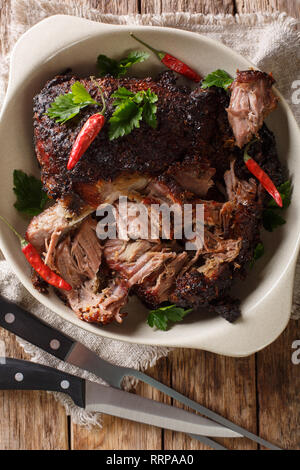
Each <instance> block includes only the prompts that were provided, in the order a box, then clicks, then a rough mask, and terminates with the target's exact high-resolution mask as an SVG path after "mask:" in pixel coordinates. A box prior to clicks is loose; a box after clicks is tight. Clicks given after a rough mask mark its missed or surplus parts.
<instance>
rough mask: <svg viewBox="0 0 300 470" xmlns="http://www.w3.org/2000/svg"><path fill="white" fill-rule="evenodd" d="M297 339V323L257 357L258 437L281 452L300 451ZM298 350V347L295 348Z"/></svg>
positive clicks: (298, 327) (299, 332)
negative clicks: (294, 357) (287, 450)
mask: <svg viewBox="0 0 300 470" xmlns="http://www.w3.org/2000/svg"><path fill="white" fill-rule="evenodd" d="M299 339H300V320H298V321H291V322H290V323H289V325H288V327H287V329H286V330H285V331H284V333H283V334H282V335H281V336H280V337H279V338H278V339H277V341H275V342H274V343H273V344H271V345H270V346H269V347H268V348H266V349H264V350H263V351H261V352H259V353H258V354H257V371H258V374H257V387H258V410H259V427H260V434H261V436H262V437H264V438H265V439H268V440H269V441H271V442H273V443H274V444H277V445H278V446H279V447H282V448H284V449H295V450H296V449H298V450H299V448H300V425H299V424H300V401H299V390H300V364H293V362H292V354H293V352H294V351H295V350H294V349H292V344H293V342H294V341H297V340H298V341H299ZM298 348H299V346H298Z"/></svg>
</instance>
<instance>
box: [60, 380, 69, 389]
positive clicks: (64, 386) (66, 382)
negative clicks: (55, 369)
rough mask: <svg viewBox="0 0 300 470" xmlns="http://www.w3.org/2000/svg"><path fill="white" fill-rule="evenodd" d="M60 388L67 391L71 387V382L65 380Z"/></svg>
mask: <svg viewBox="0 0 300 470" xmlns="http://www.w3.org/2000/svg"><path fill="white" fill-rule="evenodd" d="M60 386H61V388H63V389H64V390H66V389H67V388H69V387H70V382H69V381H68V380H63V381H62V382H60Z"/></svg>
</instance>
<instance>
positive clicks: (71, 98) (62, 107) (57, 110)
mask: <svg viewBox="0 0 300 470" xmlns="http://www.w3.org/2000/svg"><path fill="white" fill-rule="evenodd" d="M91 104H96V105H100V104H99V103H98V102H97V101H95V100H94V99H93V98H92V97H91V95H90V94H89V92H88V91H87V90H86V89H85V87H84V86H83V85H82V84H81V83H80V82H75V83H74V84H73V85H72V87H71V91H70V92H69V93H66V94H65V95H59V96H58V97H57V98H55V100H54V101H53V103H51V105H50V107H49V108H48V110H47V112H46V113H45V114H47V116H49V117H50V118H51V119H55V121H56V122H59V123H62V124H64V123H65V122H66V121H68V120H69V119H72V118H73V117H75V116H76V115H77V114H78V113H79V112H80V110H81V109H83V108H85V107H86V106H88V105H91Z"/></svg>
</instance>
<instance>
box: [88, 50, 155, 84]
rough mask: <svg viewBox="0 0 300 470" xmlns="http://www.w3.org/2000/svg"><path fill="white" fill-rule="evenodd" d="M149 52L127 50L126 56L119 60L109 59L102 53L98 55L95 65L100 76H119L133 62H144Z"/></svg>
mask: <svg viewBox="0 0 300 470" xmlns="http://www.w3.org/2000/svg"><path fill="white" fill-rule="evenodd" d="M149 56H150V54H149V53H148V52H144V51H132V52H129V54H128V55H127V57H124V58H123V59H121V60H115V59H111V58H110V57H107V56H106V55H104V54H101V55H99V56H98V59H97V67H98V72H99V76H100V77H104V76H105V75H108V74H109V75H112V76H113V77H115V78H120V77H122V76H123V75H125V74H126V73H127V71H128V69H129V68H130V67H132V66H133V65H134V64H138V63H140V62H144V61H145V60H147V59H148V58H149Z"/></svg>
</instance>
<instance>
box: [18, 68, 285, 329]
mask: <svg viewBox="0 0 300 470" xmlns="http://www.w3.org/2000/svg"><path fill="white" fill-rule="evenodd" d="M231 81H232V80H231ZM273 81H274V80H273V78H272V77H271V76H270V75H267V74H266V73H263V72H259V71H254V70H247V71H242V72H238V73H237V77H236V79H235V80H234V81H233V83H231V84H230V86H228V91H226V90H225V89H224V88H221V87H219V86H209V87H203V84H202V83H201V82H200V83H199V84H198V85H197V87H196V88H195V89H193V90H192V91H191V90H190V89H189V88H188V87H183V86H177V85H176V77H175V75H174V74H173V72H170V71H167V72H164V73H162V74H161V75H160V76H159V77H158V78H157V80H154V79H153V78H151V77H148V78H143V79H137V78H123V77H121V78H114V77H112V76H105V77H103V78H99V79H96V80H95V79H90V78H86V79H80V78H78V77H75V76H72V75H68V74H66V75H60V76H56V77H54V78H53V79H52V80H50V81H48V82H47V83H46V85H45V86H44V88H43V89H42V90H41V92H40V93H39V94H38V95H37V96H36V97H35V98H34V140H35V150H36V155H37V159H38V162H39V164H40V167H41V180H42V183H43V185H44V188H45V190H46V191H47V193H48V194H49V196H51V198H53V199H54V200H55V203H54V204H53V205H52V206H51V207H50V208H47V209H46V210H45V211H44V212H42V213H41V214H39V215H37V216H35V217H33V219H32V220H31V222H30V224H29V226H28V229H27V234H26V236H27V240H28V241H29V242H30V243H31V244H32V245H33V246H34V247H35V248H36V249H37V250H38V251H39V253H40V254H41V255H42V256H44V261H45V263H46V264H47V265H48V266H49V267H50V268H51V269H52V270H54V271H55V272H57V273H58V274H59V275H61V276H62V278H63V279H64V280H65V281H66V282H68V283H69V284H70V285H71V286H72V290H71V291H57V292H58V294H59V295H60V297H61V298H62V299H63V300H64V301H65V302H66V303H67V304H68V305H69V306H70V307H71V308H72V310H73V311H74V312H75V313H76V314H77V315H78V316H79V317H80V318H81V319H82V320H85V321H88V322H95V323H98V324H102V325H104V324H108V323H110V322H112V321H117V322H122V320H123V318H124V316H125V315H126V314H125V313H123V312H124V311H126V309H125V310H124V309H123V307H125V306H126V303H127V301H128V296H129V295H131V294H135V295H137V296H138V297H139V298H140V299H141V300H142V302H144V303H145V304H146V305H147V306H148V307H149V308H151V309H157V308H159V307H160V306H168V305H170V304H171V305H175V306H178V307H182V308H186V309H188V311H189V310H190V309H192V310H196V311H197V310H199V309H201V308H202V307H204V308H206V309H208V310H210V311H211V312H216V313H218V314H220V315H221V316H223V317H224V318H225V319H226V320H228V321H230V322H232V321H234V320H235V319H237V318H238V316H239V315H240V309H239V300H238V299H234V298H232V297H231V296H230V288H231V286H232V284H233V282H234V280H235V279H236V278H238V277H245V275H246V267H247V265H248V264H249V262H251V260H252V259H253V256H254V251H255V248H256V247H257V246H258V245H259V243H260V229H261V225H262V216H263V208H264V206H265V204H266V201H269V200H270V197H269V196H268V194H267V192H266V191H265V190H264V189H263V188H262V186H261V185H260V183H259V181H258V180H257V179H256V178H255V177H254V176H253V175H252V174H251V173H250V172H249V170H248V168H247V167H246V165H245V164H244V159H243V157H244V151H245V149H244V147H245V145H247V144H248V143H249V142H250V141H251V140H252V139H253V138H254V137H255V141H253V144H251V147H250V150H249V153H250V154H251V156H255V160H256V162H257V163H258V164H259V166H260V167H261V168H262V170H263V171H264V172H265V173H266V174H267V175H268V176H269V177H270V178H271V179H272V181H273V182H274V184H275V185H276V186H277V187H279V186H280V185H281V184H282V183H283V182H284V180H285V178H284V171H283V169H282V166H281V164H280V162H279V160H278V157H277V152H276V144H275V138H274V135H273V134H272V132H271V131H270V130H269V129H268V128H267V126H266V125H265V124H264V122H263V121H264V119H265V117H266V116H267V115H268V114H269V113H270V112H271V111H272V110H273V109H275V108H276V105H277V97H276V96H275V94H274V92H273V90H272V85H273ZM77 82H80V83H81V84H82V85H83V86H84V88H85V89H86V90H87V91H88V93H89V94H90V95H91V96H92V98H93V99H94V100H95V101H97V102H101V92H100V90H99V88H100V89H101V90H102V92H103V95H104V99H105V103H106V110H105V113H104V117H105V124H104V127H103V128H102V130H101V132H99V134H98V135H97V137H96V138H94V140H93V142H92V143H91V145H90V146H89V148H88V149H87V150H86V152H85V153H84V155H83V156H82V158H80V160H79V161H78V162H77V164H76V166H75V167H74V168H73V169H72V170H68V169H67V163H68V158H69V155H70V152H71V150H72V147H73V145H74V142H75V140H76V137H77V136H78V134H79V132H80V130H81V129H82V127H83V125H84V123H85V122H86V121H87V120H88V118H89V117H90V116H92V115H93V114H95V113H96V112H97V107H96V105H91V106H87V107H85V108H84V109H82V110H81V111H80V113H79V114H78V115H77V116H76V117H74V118H73V119H71V120H69V121H68V122H66V123H57V122H55V120H54V119H51V118H50V117H49V116H48V115H47V114H46V113H47V110H49V106H51V103H53V102H54V100H55V99H56V98H57V97H58V96H60V95H64V94H66V93H68V92H69V91H70V90H71V87H72V85H74V84H75V83H77ZM120 88H125V89H127V90H129V91H130V92H131V93H139V92H141V91H143V90H144V91H147V90H151V92H153V93H155V95H156V96H157V102H156V104H155V106H156V107H157V110H156V119H157V125H156V126H153V127H149V125H147V123H146V122H143V121H141V122H140V123H139V127H136V128H134V129H133V130H132V132H130V133H129V134H128V135H123V136H122V137H119V138H117V139H114V140H110V138H109V126H108V122H109V119H110V117H111V116H112V114H113V111H114V108H113V106H114V105H113V103H114V99H113V98H112V94H113V93H114V92H116V91H117V90H119V89H120ZM119 196H127V198H128V204H129V205H130V204H135V203H137V202H143V204H144V205H145V206H146V207H147V206H148V205H149V207H150V205H151V204H153V203H157V204H166V205H168V206H171V205H173V204H178V205H179V206H183V205H184V204H191V205H192V207H194V206H195V205H196V204H203V206H204V240H203V246H202V247H201V249H198V250H195V251H188V250H186V249H185V244H184V243H183V241H181V240H177V239H174V236H173V235H174V234H172V231H171V234H170V236H169V239H161V238H158V239H157V238H156V239H152V238H148V239H142V238H141V239H136V238H135V236H134V232H135V230H136V226H135V220H134V218H131V219H130V218H129V220H128V233H129V234H131V235H132V237H129V239H128V240H123V239H121V238H120V237H119V238H116V239H107V240H104V241H103V240H100V239H99V238H98V236H97V233H96V228H97V218H96V216H95V211H96V209H97V207H98V206H99V205H100V204H105V203H109V204H112V205H113V206H114V209H115V211H116V213H117V214H119V215H120V208H119ZM148 223H149V221H148V220H147V224H148ZM33 283H34V285H35V287H36V288H38V289H40V290H42V291H43V292H46V290H47V284H46V283H45V282H43V280H42V279H41V278H39V276H38V275H37V273H33ZM121 309H123V310H122V311H121Z"/></svg>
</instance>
